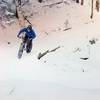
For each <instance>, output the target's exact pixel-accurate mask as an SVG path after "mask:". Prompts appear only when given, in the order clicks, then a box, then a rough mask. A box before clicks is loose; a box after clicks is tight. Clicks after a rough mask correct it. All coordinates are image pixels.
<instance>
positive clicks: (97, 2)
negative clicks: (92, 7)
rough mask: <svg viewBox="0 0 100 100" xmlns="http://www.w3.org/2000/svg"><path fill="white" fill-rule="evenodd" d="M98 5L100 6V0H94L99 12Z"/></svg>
mask: <svg viewBox="0 0 100 100" xmlns="http://www.w3.org/2000/svg"><path fill="white" fill-rule="evenodd" d="M99 7H100V1H99V0H96V10H97V12H99Z"/></svg>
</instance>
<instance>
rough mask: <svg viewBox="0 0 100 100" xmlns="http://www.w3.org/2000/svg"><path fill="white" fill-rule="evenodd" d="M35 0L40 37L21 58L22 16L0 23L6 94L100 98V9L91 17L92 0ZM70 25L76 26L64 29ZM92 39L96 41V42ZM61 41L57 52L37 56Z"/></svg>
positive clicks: (0, 82)
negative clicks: (0, 25) (1, 25)
mask: <svg viewBox="0 0 100 100" xmlns="http://www.w3.org/2000/svg"><path fill="white" fill-rule="evenodd" d="M59 1H60V0H59ZM31 2H32V4H33V5H35V4H36V5H37V7H36V6H34V7H35V11H33V17H31V18H30V19H29V20H30V21H31V22H32V24H33V27H34V29H35V31H36V33H37V38H36V39H35V40H34V41H33V50H32V52H31V53H30V54H26V52H24V54H23V56H22V58H21V59H18V58H17V53H18V49H19V45H20V42H21V40H20V39H18V38H17V33H18V31H19V29H20V26H19V25H18V21H17V20H15V23H13V24H12V25H9V26H7V25H6V27H7V28H6V29H2V28H1V29H0V58H1V61H0V99H2V100H22V99H24V100H33V99H35V100H47V99H48V100H51V99H52V100H66V99H68V100H80V99H81V100H94V99H96V100H99V98H100V68H99V65H100V61H99V59H100V57H99V51H100V41H99V40H100V34H99V31H100V28H99V26H100V18H99V17H100V14H99V13H97V12H96V11H95V16H94V18H93V19H90V14H89V13H90V11H89V10H90V9H91V8H90V5H89V3H90V2H89V1H88V2H85V5H84V6H81V5H79V4H76V3H75V2H74V1H70V0H66V2H68V4H67V3H62V4H59V5H56V6H53V7H51V8H49V7H47V6H46V7H44V5H46V1H45V2H44V3H42V4H40V3H38V2H36V1H31ZM48 2H50V1H48ZM53 2H55V0H54V1H53V0H52V1H51V2H50V3H49V4H51V3H53ZM40 5H41V6H40ZM38 6H39V8H38ZM34 7H33V8H34ZM33 8H32V9H33ZM40 9H42V10H40ZM87 9H88V10H87ZM33 10H34V9H33ZM66 28H71V29H69V30H66V31H64V29H66ZM92 39H94V40H95V44H90V42H89V41H90V40H92ZM8 42H9V43H10V44H9V43H8ZM58 46H60V48H59V49H57V50H56V51H55V52H50V53H48V54H47V55H45V56H44V57H42V58H41V59H40V60H38V59H37V56H38V54H39V53H40V52H41V53H43V52H45V51H46V50H52V49H54V48H56V47H58ZM81 58H88V59H87V60H83V59H81Z"/></svg>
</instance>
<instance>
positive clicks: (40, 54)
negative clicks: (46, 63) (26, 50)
mask: <svg viewBox="0 0 100 100" xmlns="http://www.w3.org/2000/svg"><path fill="white" fill-rule="evenodd" d="M48 52H49V50H47V51H45V52H44V53H41V52H40V53H39V55H38V59H39V60H40V59H41V58H42V57H43V56H45V55H46V54H47V53H48Z"/></svg>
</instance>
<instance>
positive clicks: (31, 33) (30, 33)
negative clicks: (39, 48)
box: [18, 28, 36, 39]
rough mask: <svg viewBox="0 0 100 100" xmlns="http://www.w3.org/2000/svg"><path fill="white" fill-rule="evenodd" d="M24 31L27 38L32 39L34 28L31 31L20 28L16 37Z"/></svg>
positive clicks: (34, 35)
mask: <svg viewBox="0 0 100 100" xmlns="http://www.w3.org/2000/svg"><path fill="white" fill-rule="evenodd" d="M23 32H25V34H26V36H28V38H32V39H34V38H35V37H36V34H35V32H34V30H32V31H28V29H27V28H23V29H21V30H20V32H19V33H18V37H19V36H20V34H21V33H23Z"/></svg>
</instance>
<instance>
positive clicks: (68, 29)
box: [63, 27, 72, 31]
mask: <svg viewBox="0 0 100 100" xmlns="http://www.w3.org/2000/svg"><path fill="white" fill-rule="evenodd" d="M70 29H72V28H71V27H69V28H66V29H64V30H63V31H67V30H70Z"/></svg>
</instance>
